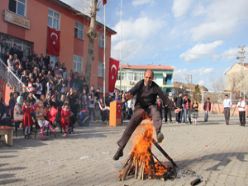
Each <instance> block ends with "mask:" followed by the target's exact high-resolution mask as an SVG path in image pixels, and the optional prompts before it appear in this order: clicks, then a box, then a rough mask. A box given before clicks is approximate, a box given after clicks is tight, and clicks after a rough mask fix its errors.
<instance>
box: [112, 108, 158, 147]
mask: <svg viewBox="0 0 248 186" xmlns="http://www.w3.org/2000/svg"><path fill="white" fill-rule="evenodd" d="M145 113H148V114H149V116H151V117H152V120H153V125H154V127H155V129H156V132H159V131H160V129H161V125H162V122H161V117H160V113H159V111H158V109H157V106H155V105H151V106H149V109H146V110H145V109H143V108H135V110H134V113H133V115H132V117H131V119H130V120H129V123H128V125H127V127H126V129H125V131H124V133H123V135H122V137H121V138H120V140H119V141H118V142H117V144H118V145H119V147H120V148H122V149H124V147H125V146H126V144H127V142H128V140H129V138H130V137H131V135H132V134H133V132H134V131H135V129H136V128H137V126H138V125H139V124H140V122H141V121H142V120H143V116H144V114H145Z"/></svg>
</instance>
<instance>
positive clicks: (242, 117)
mask: <svg viewBox="0 0 248 186" xmlns="http://www.w3.org/2000/svg"><path fill="white" fill-rule="evenodd" d="M237 107H238V110H239V121H240V126H245V123H246V121H245V108H246V104H245V98H244V97H240V100H239V102H238V104H237Z"/></svg>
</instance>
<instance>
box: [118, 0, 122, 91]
mask: <svg viewBox="0 0 248 186" xmlns="http://www.w3.org/2000/svg"><path fill="white" fill-rule="evenodd" d="M121 21H122V0H121V6H120V23H121V33H120V36H121V38H120V40H121V42H122V22H121ZM121 63H122V43H121V47H120V66H119V69H120V90H122V82H121V81H122V69H121Z"/></svg>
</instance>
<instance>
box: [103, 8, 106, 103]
mask: <svg viewBox="0 0 248 186" xmlns="http://www.w3.org/2000/svg"><path fill="white" fill-rule="evenodd" d="M105 6H106V3H104V4H103V23H104V26H103V103H104V104H105V95H106V87H105V86H106V26H105V24H106V20H105Z"/></svg>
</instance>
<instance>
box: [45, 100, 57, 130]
mask: <svg viewBox="0 0 248 186" xmlns="http://www.w3.org/2000/svg"><path fill="white" fill-rule="evenodd" d="M57 114H58V109H57V108H56V104H55V102H51V106H50V108H49V109H48V112H47V118H48V120H49V122H50V124H51V125H52V127H53V128H55V127H56V126H57ZM54 132H55V131H54Z"/></svg>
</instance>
